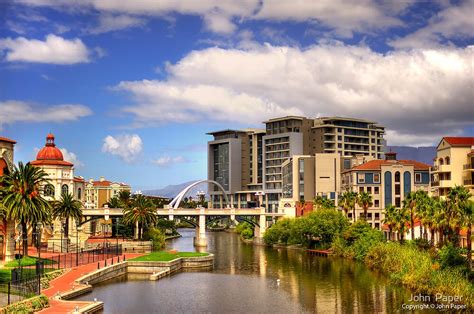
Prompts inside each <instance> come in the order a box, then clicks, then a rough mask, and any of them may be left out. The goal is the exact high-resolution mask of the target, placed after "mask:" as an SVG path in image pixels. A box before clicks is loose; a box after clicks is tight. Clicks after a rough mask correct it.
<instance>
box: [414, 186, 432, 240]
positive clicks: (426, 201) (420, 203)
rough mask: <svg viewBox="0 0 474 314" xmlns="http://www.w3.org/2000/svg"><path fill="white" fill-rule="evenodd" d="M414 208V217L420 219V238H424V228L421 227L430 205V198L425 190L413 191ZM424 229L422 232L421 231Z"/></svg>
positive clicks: (425, 234)
mask: <svg viewBox="0 0 474 314" xmlns="http://www.w3.org/2000/svg"><path fill="white" fill-rule="evenodd" d="M415 200H416V208H415V218H417V219H418V220H419V221H420V238H422V237H423V236H424V237H425V238H426V236H427V233H426V228H423V227H424V226H423V225H424V221H425V216H426V215H427V214H426V211H427V210H428V209H427V207H428V206H430V205H431V202H430V201H431V200H430V197H429V195H428V193H427V192H426V191H423V190H418V191H416V192H415ZM423 231H424V233H423Z"/></svg>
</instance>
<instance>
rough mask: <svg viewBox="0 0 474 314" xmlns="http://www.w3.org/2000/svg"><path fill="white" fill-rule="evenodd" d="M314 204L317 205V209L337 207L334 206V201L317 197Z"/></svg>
mask: <svg viewBox="0 0 474 314" xmlns="http://www.w3.org/2000/svg"><path fill="white" fill-rule="evenodd" d="M314 204H315V205H316V209H335V208H336V205H334V201H333V200H331V199H329V198H326V197H322V196H316V198H315V199H314Z"/></svg>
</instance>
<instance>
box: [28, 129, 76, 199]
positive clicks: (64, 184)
mask: <svg viewBox="0 0 474 314" xmlns="http://www.w3.org/2000/svg"><path fill="white" fill-rule="evenodd" d="M31 164H32V165H34V166H36V167H39V168H41V169H43V170H44V172H46V173H47V174H48V179H49V181H50V182H49V183H48V184H47V185H46V186H45V187H44V196H45V197H46V199H49V200H59V199H60V198H61V193H63V192H66V193H73V191H74V168H73V166H74V165H73V164H72V163H70V162H68V161H65V160H64V156H63V153H62V152H61V151H60V150H59V148H57V147H56V144H55V143H54V135H53V134H51V133H50V134H48V135H47V136H46V144H45V145H44V147H43V148H41V149H40V150H39V152H38V154H37V155H36V160H33V161H32V162H31Z"/></svg>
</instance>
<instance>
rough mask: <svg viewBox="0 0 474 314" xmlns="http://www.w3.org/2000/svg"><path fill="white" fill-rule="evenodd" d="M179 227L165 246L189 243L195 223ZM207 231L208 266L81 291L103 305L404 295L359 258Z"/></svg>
mask: <svg viewBox="0 0 474 314" xmlns="http://www.w3.org/2000/svg"><path fill="white" fill-rule="evenodd" d="M180 232H181V234H182V235H183V237H181V238H179V239H174V240H172V241H170V242H169V243H168V244H167V247H168V248H169V249H171V248H173V249H177V250H179V251H194V247H193V241H192V239H193V237H194V230H180ZM207 236H208V251H210V252H212V253H214V254H215V266H214V269H213V270H212V272H207V273H206V272H199V273H188V272H186V273H179V274H176V275H173V276H172V277H169V278H165V279H162V280H159V281H157V282H150V281H125V280H123V279H121V280H120V279H119V280H115V281H111V282H108V283H105V284H101V285H99V286H97V287H95V288H94V291H93V293H92V294H90V295H87V296H83V297H82V298H81V299H83V300H91V299H93V298H94V297H96V298H97V299H99V300H103V301H105V304H106V309H105V312H110V313H126V312H127V310H130V311H132V310H133V311H135V312H137V311H138V312H141V313H147V312H165V313H168V312H213V313H221V312H277V313H289V312H321V313H322V312H330V313H334V312H338V313H342V312H355V313H374V312H394V311H400V310H401V304H403V303H404V302H407V300H408V299H409V294H408V293H407V291H406V290H405V289H403V288H401V287H398V286H394V285H391V284H389V283H388V282H387V280H386V279H385V278H384V277H382V276H378V275H377V274H375V273H374V272H372V271H370V270H368V269H367V268H366V267H365V266H364V265H362V264H358V263H354V262H351V261H346V260H343V259H339V258H324V257H312V256H308V255H306V254H305V253H304V252H301V251H297V250H287V249H272V248H267V247H263V246H253V245H249V244H245V243H243V242H242V241H240V240H239V238H238V237H237V236H236V235H235V234H231V233H225V232H217V233H208V234H207ZM229 275H232V276H229ZM277 279H280V282H279V284H278V283H277ZM137 294H139V295H140V297H138V296H137ZM134 300H140V301H139V302H138V301H137V302H135V301H134ZM122 311H123V312H122Z"/></svg>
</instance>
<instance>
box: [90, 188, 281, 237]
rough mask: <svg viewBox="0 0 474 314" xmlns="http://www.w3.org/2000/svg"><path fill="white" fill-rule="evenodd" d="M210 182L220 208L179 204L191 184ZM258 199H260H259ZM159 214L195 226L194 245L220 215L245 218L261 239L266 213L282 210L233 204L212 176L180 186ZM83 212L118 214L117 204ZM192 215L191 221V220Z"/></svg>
mask: <svg viewBox="0 0 474 314" xmlns="http://www.w3.org/2000/svg"><path fill="white" fill-rule="evenodd" d="M203 183H210V184H214V185H215V186H217V187H218V188H219V190H220V191H221V192H222V195H223V196H224V199H225V206H224V208H217V209H216V208H204V207H198V208H181V207H179V205H180V203H181V201H182V200H183V199H184V197H185V196H186V193H188V192H189V191H190V190H191V189H192V188H193V187H195V186H197V185H199V184H203ZM260 203H261V202H260ZM156 213H157V215H158V216H160V217H165V218H167V219H169V220H174V219H183V220H185V221H190V218H192V220H191V221H190V222H191V223H192V224H193V225H194V226H195V227H196V237H195V239H194V244H195V245H196V246H207V238H206V223H207V222H209V221H211V220H215V219H222V218H229V219H230V220H231V221H235V222H237V223H238V222H239V221H246V222H249V223H250V224H251V225H253V226H254V235H255V238H256V240H257V241H262V238H263V234H264V233H265V230H266V226H267V217H272V219H274V218H277V217H282V216H284V214H283V213H267V212H265V208H264V207H256V208H234V207H233V206H232V204H231V203H230V202H229V199H228V198H227V195H226V194H225V191H224V188H223V187H222V186H221V185H220V184H219V183H218V182H216V181H212V180H201V181H197V182H194V183H192V184H190V185H189V186H187V187H186V188H184V189H183V190H182V191H181V192H180V193H178V195H177V196H176V197H175V198H174V199H173V200H172V201H171V202H170V204H169V205H168V206H167V208H158V209H157V211H156ZM83 215H84V216H85V217H86V219H87V217H89V219H91V217H106V219H108V217H109V216H111V217H118V216H122V215H123V213H122V209H121V208H101V209H84V210H83ZM194 219H195V222H194V221H193V220H194Z"/></svg>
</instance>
